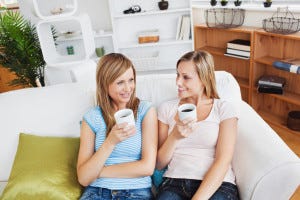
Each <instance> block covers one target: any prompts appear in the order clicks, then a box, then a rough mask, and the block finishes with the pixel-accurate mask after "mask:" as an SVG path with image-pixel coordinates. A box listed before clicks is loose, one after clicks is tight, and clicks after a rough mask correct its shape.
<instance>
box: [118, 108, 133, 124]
mask: <svg viewBox="0 0 300 200" xmlns="http://www.w3.org/2000/svg"><path fill="white" fill-rule="evenodd" d="M114 117H115V120H116V123H117V124H122V123H124V122H127V123H128V125H133V126H135V120H134V115H133V111H132V110H131V109H122V110H119V111H117V112H116V113H115V114H114Z"/></svg>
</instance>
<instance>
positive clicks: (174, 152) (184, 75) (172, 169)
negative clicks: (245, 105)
mask: <svg viewBox="0 0 300 200" xmlns="http://www.w3.org/2000/svg"><path fill="white" fill-rule="evenodd" d="M176 85H177V87H178V99H176V100H172V101H168V102H165V103H163V104H162V105H161V106H160V107H159V109H158V120H159V131H158V132H159V139H158V140H159V142H158V143H159V150H158V155H157V164H156V166H157V168H158V169H164V168H165V167H167V169H166V172H165V173H164V179H163V182H162V184H161V185H160V187H159V189H158V195H157V199H158V200H165V199H170V200H186V199H192V200H200V199H205V200H206V199H210V200H221V199H224V200H225V199H228V200H237V199H238V191H237V187H236V184H235V176H234V173H233V170H232V167H231V161H232V157H233V152H234V147H235V141H236V135H237V119H238V114H237V111H236V110H235V109H234V106H233V105H232V104H231V103H230V102H227V101H225V100H222V99H220V98H219V96H218V93H217V89H216V81H215V72H214V62H213V58H212V56H211V55H210V54H209V53H208V52H205V51H192V52H188V53H186V54H185V55H183V56H182V57H181V58H180V59H179V61H178V62H177V79H176ZM186 103H189V104H194V105H195V109H196V113H197V117H196V118H187V119H184V120H182V121H181V120H179V117H178V112H177V108H178V106H180V105H182V104H186Z"/></svg>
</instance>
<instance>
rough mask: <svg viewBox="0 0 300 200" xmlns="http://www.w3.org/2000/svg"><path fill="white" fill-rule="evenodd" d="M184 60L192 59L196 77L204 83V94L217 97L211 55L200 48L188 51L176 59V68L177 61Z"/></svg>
mask: <svg viewBox="0 0 300 200" xmlns="http://www.w3.org/2000/svg"><path fill="white" fill-rule="evenodd" d="M184 61H193V63H194V65H195V68H196V71H197V74H198V77H199V79H200V81H201V82H202V83H203V85H204V93H205V94H206V96H207V97H208V98H216V99H219V98H220V97H219V95H218V92H217V87H216V78H215V69H214V60H213V57H212V55H211V54H210V53H208V52H206V51H201V50H198V51H191V52H188V53H186V54H184V55H183V56H182V57H181V58H180V59H179V60H178V61H177V65H176V69H177V68H178V65H179V63H180V62H184Z"/></svg>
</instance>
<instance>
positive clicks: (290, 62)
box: [273, 59, 300, 74]
mask: <svg viewBox="0 0 300 200" xmlns="http://www.w3.org/2000/svg"><path fill="white" fill-rule="evenodd" d="M273 67H275V68H277V69H281V70H284V71H288V72H291V73H296V74H300V59H284V60H280V61H275V62H273Z"/></svg>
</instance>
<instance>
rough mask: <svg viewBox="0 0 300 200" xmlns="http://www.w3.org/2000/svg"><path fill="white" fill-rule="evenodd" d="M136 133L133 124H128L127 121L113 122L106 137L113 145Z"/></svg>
mask: <svg viewBox="0 0 300 200" xmlns="http://www.w3.org/2000/svg"><path fill="white" fill-rule="evenodd" d="M135 133H136V128H135V126H134V125H128V123H126V122H125V123H122V124H115V125H114V126H113V127H112V129H111V131H110V132H109V134H108V137H107V139H109V140H110V141H111V142H112V143H113V144H114V145H117V144H118V143H120V142H122V141H123V140H126V139H127V138H129V137H131V136H133V135H134V134H135Z"/></svg>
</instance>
